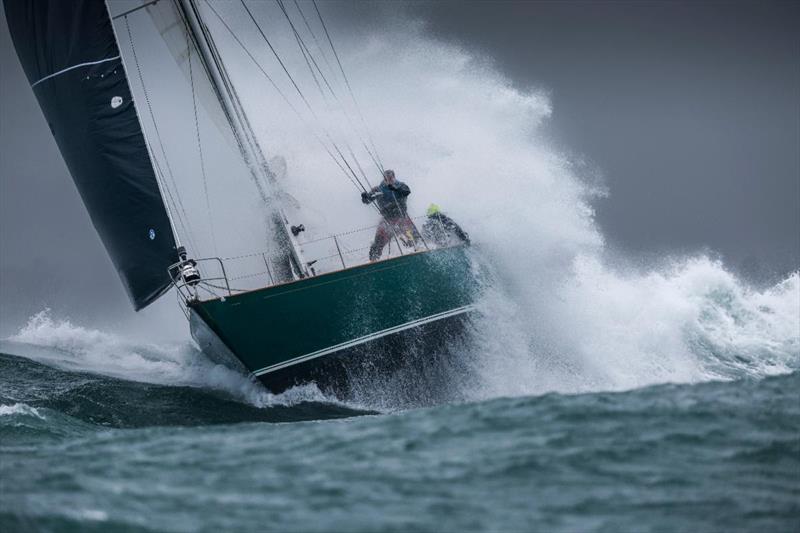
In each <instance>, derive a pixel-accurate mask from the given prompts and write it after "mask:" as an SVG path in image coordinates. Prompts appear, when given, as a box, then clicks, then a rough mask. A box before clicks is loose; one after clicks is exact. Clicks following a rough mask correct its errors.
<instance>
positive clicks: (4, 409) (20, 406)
mask: <svg viewBox="0 0 800 533" xmlns="http://www.w3.org/2000/svg"><path fill="white" fill-rule="evenodd" d="M13 415H23V416H34V417H36V418H38V419H40V420H45V416H44V415H43V414H41V413H40V412H39V411H38V410H37V409H36V408H35V407H31V406H30V405H27V404H24V403H15V404H12V405H0V416H13Z"/></svg>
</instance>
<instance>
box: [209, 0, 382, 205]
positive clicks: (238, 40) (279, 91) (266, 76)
mask: <svg viewBox="0 0 800 533" xmlns="http://www.w3.org/2000/svg"><path fill="white" fill-rule="evenodd" d="M206 4H207V5H208V7H209V8H210V9H211V11H212V13H214V15H215V16H216V17H217V19H219V21H220V22H221V23H222V25H223V26H224V27H225V29H226V30H227V31H228V33H230V35H231V37H233V39H234V41H236V43H237V44H238V45H239V47H241V49H242V50H243V51H244V52H245V54H247V56H248V57H249V58H250V60H251V61H252V62H253V64H254V65H255V66H256V68H258V70H259V71H260V72H261V74H263V75H264V77H265V78H266V79H267V81H269V83H270V84H271V85H272V87H273V88H274V89H275V91H276V92H277V93H278V94H279V95H280V97H281V98H282V99H283V101H284V102H286V105H288V106H289V108H290V109H291V110H292V111H293V112H294V113H295V114H296V115H297V117H298V118H299V119H300V121H301V122H302V123H303V125H304V126H305V127H306V128H308V130H309V131H310V132H311V134H312V136H313V137H314V138H315V139H316V141H317V142H319V143H320V145H322V148H323V149H324V150H325V152H326V153H327V154H328V156H330V158H331V159H332V160H333V162H334V163H336V166H338V167H339V169H340V170H341V171H342V172H343V173H344V175H345V177H347V178H348V179H349V180H350V181H351V183H353V186H355V187H356V189H357V190H359V191H364V192H366V190H365V189H364V186H363V185H361V184H360V183H357V181H353V178H352V177H351V175H350V174H348V172H347V170H346V169H345V167H343V166H342V164H341V163H340V162H339V160H338V159H337V158H336V156H335V155H333V153H332V152H331V150H330V148H328V146H327V145H326V144H325V142H324V141H323V140H322V139H321V138H320V137H319V135H318V134H317V133H316V132H315V131H314V130H313V128H312V127H311V126H310V125H309V124H308V121H306V119H305V118H304V117H303V115H302V114H301V113H300V111H298V109H297V108H296V107H295V106H294V104H292V102H291V101H290V100H289V98H288V97H287V96H286V94H285V93H284V92H283V91H282V90H281V88H280V87H279V86H278V84H277V83H275V80H273V79H272V77H271V76H270V75H269V74H267V72H266V71H265V70H264V68H263V67H262V66H261V64H260V63H259V62H258V60H256V58H255V57H253V54H252V53H250V50H249V49H248V48H247V47H246V46H245V45H244V43H243V42H242V41H241V40H240V39H239V37H238V36H237V35H236V33H235V32H234V31H233V29H231V27H230V26H229V25H228V23H227V22H226V21H225V19H223V18H222V16H221V15H220V14H219V13H218V12H217V10H216V9H214V6H212V5H211V4H210V3H208V2H206ZM312 111H313V110H312ZM327 137H328V139H329V140H331V143H332V144H333V145H334V147H336V145H335V143H333V140H332V139H330V135H327ZM339 153H340V154H341V151H340V152H339Z"/></svg>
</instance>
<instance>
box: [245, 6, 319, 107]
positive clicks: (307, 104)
mask: <svg viewBox="0 0 800 533" xmlns="http://www.w3.org/2000/svg"><path fill="white" fill-rule="evenodd" d="M240 2H241V3H242V6H244V9H245V11H247V14H248V15H249V16H250V20H252V21H253V24H255V26H256V29H257V30H258V33H260V34H261V37H262V38H263V39H264V41H265V42H266V43H267V46H269V49H270V50H272V54H273V55H274V56H275V59H277V60H278V63H280V65H281V68H283V71H284V72H285V73H286V75H287V76H288V77H289V81H291V82H292V85H293V86H294V88H295V90H296V91H297V94H298V95H300V98H301V99H302V100H303V102H305V104H306V106H307V107H308V110H309V111H311V114H312V115H313V116H314V118H315V119H317V115H316V113H314V110H313V108H312V107H311V104H309V103H308V100H306V97H305V95H304V94H303V91H301V90H300V87H298V86H297V83H296V82H295V81H294V78H293V77H292V75H291V74H290V73H289V69H287V68H286V65H285V64H284V63H283V60H282V59H281V57H280V56H279V55H278V52H277V51H276V50H275V48H274V47H273V46H272V43H271V42H270V41H269V39H267V36H266V35H265V34H264V31H263V30H262V29H261V26H260V25H259V24H258V22H257V21H256V19H255V17H254V16H253V13H252V12H251V11H250V8H249V7H247V4H246V3H245V1H244V0H240ZM317 120H318V119H317Z"/></svg>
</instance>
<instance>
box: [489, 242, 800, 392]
mask: <svg viewBox="0 0 800 533" xmlns="http://www.w3.org/2000/svg"><path fill="white" fill-rule="evenodd" d="M798 301H800V275H799V274H798V273H797V272H795V273H793V274H791V275H789V276H788V277H787V278H786V279H784V280H783V281H781V282H780V283H777V284H775V285H774V286H772V287H769V288H767V289H765V290H757V289H754V288H752V287H750V286H748V285H747V284H745V283H743V282H742V281H741V280H740V279H738V278H737V277H736V276H735V275H733V274H731V273H730V272H728V271H727V270H726V269H725V268H724V266H723V265H722V264H721V263H720V262H719V261H715V260H711V259H709V258H708V257H705V256H699V257H693V258H684V259H681V260H676V261H674V262H673V263H672V264H670V265H667V266H665V267H663V268H661V269H651V270H649V271H645V272H644V273H641V272H628V273H625V272H620V271H615V270H613V269H611V268H609V267H608V266H606V265H605V264H604V263H603V262H602V261H600V260H599V259H598V258H597V257H596V256H586V255H581V256H578V257H576V258H575V260H574V262H573V264H572V265H571V268H570V269H569V270H568V271H567V272H565V273H564V275H563V276H562V279H561V281H560V283H558V284H557V285H556V286H555V287H554V288H553V289H548V290H533V291H531V292H530V293H526V291H519V292H517V293H516V294H514V295H508V294H507V293H505V292H504V291H502V290H499V291H496V292H491V291H490V293H489V294H488V295H487V297H486V299H485V301H484V302H483V320H482V324H481V327H482V329H483V337H484V339H485V340H484V341H483V342H482V343H481V346H482V348H483V351H484V353H483V354H481V355H480V356H477V355H476V356H475V357H473V361H474V362H475V365H476V367H477V368H478V370H477V371H478V373H479V374H480V375H481V376H482V377H483V380H482V387H483V390H482V391H481V394H483V395H487V396H494V395H498V394H501V395H502V394H531V393H542V392H548V391H559V392H586V391H596V390H622V389H630V388H636V387H643V386H648V385H653V384H657V383H667V382H671V383H694V382H702V381H709V380H719V379H739V378H760V377H764V376H769V375H776V374H786V373H790V372H793V371H795V370H797V369H799V368H800V306H798Z"/></svg>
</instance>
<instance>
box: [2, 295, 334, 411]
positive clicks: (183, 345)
mask: <svg viewBox="0 0 800 533" xmlns="http://www.w3.org/2000/svg"><path fill="white" fill-rule="evenodd" d="M7 341H10V343H7V345H4V346H3V351H6V352H7V353H14V354H20V355H24V356H27V357H29V358H31V359H34V360H36V361H39V362H42V363H46V364H49V365H53V366H56V367H58V368H63V369H67V370H72V371H83V372H92V373H97V374H102V375H106V376H111V377H116V378H121V379H126V380H131V381H142V382H147V383H156V384H162V385H174V386H187V385H188V386H192V387H206V388H211V389H216V390H220V391H224V392H226V393H228V394H230V395H232V396H234V397H236V398H238V399H239V400H240V401H245V402H247V403H250V404H252V405H255V406H259V407H267V406H271V405H293V404H296V403H300V402H314V401H316V402H328V403H329V402H331V401H335V400H334V399H331V398H327V397H325V396H324V395H323V394H322V393H321V392H320V391H319V389H317V388H316V387H315V386H314V385H313V384H310V385H306V386H303V387H296V388H294V389H292V390H290V391H287V392H286V393H284V394H281V395H273V394H270V393H269V392H267V391H266V390H264V389H263V387H261V386H260V385H259V384H258V383H256V382H255V381H254V380H252V379H251V378H250V377H248V376H246V375H244V374H241V373H239V372H238V371H237V370H234V369H231V368H228V367H226V366H223V365H220V364H216V363H214V362H212V361H211V360H210V359H209V358H208V357H206V356H205V355H204V354H203V353H202V352H201V351H199V350H198V349H197V348H196V347H195V346H194V344H193V343H192V342H191V341H188V340H187V341H186V342H165V343H146V342H141V341H136V340H131V339H126V338H124V337H121V336H119V335H117V334H114V333H110V332H104V331H98V330H95V329H91V328H86V327H82V326H78V325H74V324H72V323H71V322H70V321H69V320H67V319H56V318H53V317H52V316H51V312H50V310H49V309H45V310H43V311H41V312H39V313H37V314H36V315H34V316H32V317H31V318H30V319H29V320H28V323H27V324H26V325H25V326H24V327H23V328H21V329H20V330H19V331H18V332H17V333H16V334H15V335H13V336H12V337H9V338H8V339H7ZM11 343H13V345H12V344H11ZM30 347H40V348H44V349H42V350H31V349H30Z"/></svg>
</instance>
